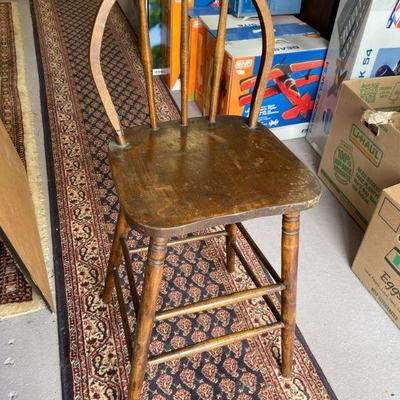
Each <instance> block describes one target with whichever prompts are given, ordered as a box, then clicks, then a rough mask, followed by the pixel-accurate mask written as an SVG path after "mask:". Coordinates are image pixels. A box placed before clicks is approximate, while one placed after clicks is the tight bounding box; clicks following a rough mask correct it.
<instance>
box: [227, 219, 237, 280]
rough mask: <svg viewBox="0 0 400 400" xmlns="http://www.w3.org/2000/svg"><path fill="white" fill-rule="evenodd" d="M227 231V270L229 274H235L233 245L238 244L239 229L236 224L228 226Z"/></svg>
mask: <svg viewBox="0 0 400 400" xmlns="http://www.w3.org/2000/svg"><path fill="white" fill-rule="evenodd" d="M225 229H226V231H227V232H228V236H226V269H227V270H228V272H229V273H233V272H235V257H236V254H235V250H234V249H233V247H232V244H234V243H236V237H237V227H236V225H235V224H230V225H226V227H225Z"/></svg>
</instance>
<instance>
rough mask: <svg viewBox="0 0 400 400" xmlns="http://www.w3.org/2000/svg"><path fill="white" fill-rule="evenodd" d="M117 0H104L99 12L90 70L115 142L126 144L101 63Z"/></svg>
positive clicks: (91, 47) (91, 50)
mask: <svg viewBox="0 0 400 400" xmlns="http://www.w3.org/2000/svg"><path fill="white" fill-rule="evenodd" d="M115 2H116V0H104V1H103V2H102V3H101V5H100V8H99V11H98V12H97V16H96V20H95V23H94V26H93V30H92V36H91V39H90V48H89V60H90V68H91V70H92V75H93V80H94V83H95V84H96V87H97V90H98V91H99V95H100V98H101V101H102V103H103V106H104V109H105V111H106V114H107V117H108V119H109V120H110V122H111V125H112V126H113V128H114V130H115V140H116V142H117V143H118V144H120V145H123V144H125V138H124V133H123V130H122V126H121V122H120V120H119V117H118V113H117V110H116V109H115V106H114V103H113V101H112V99H111V96H110V92H109V91H108V89H107V84H106V81H105V80H104V76H103V71H102V69H101V63H100V53H101V43H102V40H103V34H104V29H105V25H106V22H107V18H108V15H109V14H110V11H111V8H112V7H113V5H114V4H115Z"/></svg>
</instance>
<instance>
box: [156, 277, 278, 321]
mask: <svg viewBox="0 0 400 400" xmlns="http://www.w3.org/2000/svg"><path fill="white" fill-rule="evenodd" d="M284 288H285V287H284V285H282V284H273V285H268V286H263V287H260V288H255V289H249V290H244V291H242V292H237V293H231V294H226V295H224V296H219V297H217V298H215V299H208V300H204V301H199V302H198V303H195V304H189V305H186V306H182V307H176V308H173V309H171V310H167V311H163V312H160V313H158V314H157V315H156V318H155V320H156V321H163V320H165V319H169V318H175V317H180V316H182V315H187V314H193V313H199V312H203V311H207V310H211V309H213V308H220V307H225V306H230V305H232V304H237V303H241V302H243V301H246V300H251V299H255V298H257V297H262V296H265V295H267V294H272V293H276V292H279V291H281V290H283V289H284Z"/></svg>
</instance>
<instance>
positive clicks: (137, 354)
mask: <svg viewBox="0 0 400 400" xmlns="http://www.w3.org/2000/svg"><path fill="white" fill-rule="evenodd" d="M167 241H168V240H167V239H166V238H151V240H150V246H149V254H148V257H147V263H146V271H145V276H144V282H143V292H142V302H141V304H140V308H139V316H138V320H137V326H136V332H135V340H134V345H133V356H132V363H131V374H130V381H129V392H128V396H129V397H128V398H129V400H139V398H140V393H141V392H142V385H143V379H144V374H145V373H146V367H147V359H148V351H149V345H150V339H151V332H152V330H153V323H154V316H155V313H156V306H157V299H158V295H159V293H160V285H161V279H162V273H163V269H164V268H163V267H164V259H165V254H166V249H167Z"/></svg>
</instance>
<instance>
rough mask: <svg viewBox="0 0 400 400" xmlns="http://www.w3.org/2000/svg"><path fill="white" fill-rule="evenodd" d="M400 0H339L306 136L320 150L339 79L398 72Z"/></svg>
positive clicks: (334, 103) (333, 108) (333, 109)
mask: <svg viewBox="0 0 400 400" xmlns="http://www.w3.org/2000/svg"><path fill="white" fill-rule="evenodd" d="M399 61H400V1H399V0H341V2H340V4H339V9H338V13H337V17H336V22H335V26H334V28H333V32H332V37H331V40H330V44H329V49H328V54H327V57H326V62H325V65H324V71H323V73H322V76H321V83H320V86H319V89H318V94H317V98H316V101H315V108H314V112H313V115H312V117H311V122H310V127H309V132H308V134H307V140H308V141H309V142H310V143H311V144H312V146H313V147H314V148H315V150H316V151H317V152H318V153H319V154H322V152H323V149H324V146H325V143H326V140H327V137H328V134H329V131H330V127H331V122H332V118H333V115H334V112H335V108H336V104H337V100H338V93H339V88H340V86H341V83H342V82H343V81H345V80H347V79H363V78H370V77H381V76H393V75H398V74H400V63H399Z"/></svg>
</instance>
